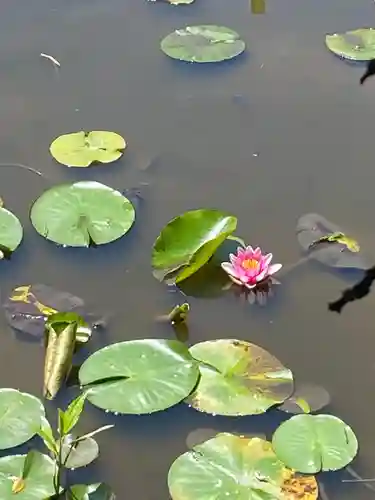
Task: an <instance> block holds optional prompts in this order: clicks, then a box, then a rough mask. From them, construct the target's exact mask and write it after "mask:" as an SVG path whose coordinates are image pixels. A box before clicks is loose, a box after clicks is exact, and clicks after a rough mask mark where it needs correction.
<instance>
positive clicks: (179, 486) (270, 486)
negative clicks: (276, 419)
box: [168, 433, 318, 500]
mask: <svg viewBox="0 0 375 500" xmlns="http://www.w3.org/2000/svg"><path fill="white" fill-rule="evenodd" d="M168 487H169V492H170V495H171V497H172V499H173V500H181V499H184V500H198V499H199V500H212V499H224V498H228V499H230V500H243V499H254V500H316V498H317V497H318V485H317V482H316V480H315V478H314V476H304V477H300V476H298V475H297V474H296V473H295V472H294V471H292V470H291V469H288V468H287V467H285V465H284V464H283V463H282V462H281V461H280V460H279V459H278V458H277V457H276V455H275V453H274V452H273V450H272V445H271V443H269V442H268V441H264V440H263V439H259V438H250V439H249V438H244V437H240V436H235V435H233V434H229V433H221V434H218V435H217V436H216V437H214V438H213V439H210V440H209V441H206V442H204V443H203V444H200V445H198V446H195V447H194V449H193V450H191V451H188V452H187V453H184V454H183V455H181V456H180V457H178V458H177V460H175V462H174V463H173V464H172V466H171V468H170V470H169V474H168Z"/></svg>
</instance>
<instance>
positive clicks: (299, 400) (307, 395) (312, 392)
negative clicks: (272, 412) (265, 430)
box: [278, 381, 331, 413]
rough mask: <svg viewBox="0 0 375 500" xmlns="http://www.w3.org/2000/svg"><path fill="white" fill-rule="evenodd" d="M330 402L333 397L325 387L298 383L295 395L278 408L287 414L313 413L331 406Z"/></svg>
mask: <svg viewBox="0 0 375 500" xmlns="http://www.w3.org/2000/svg"><path fill="white" fill-rule="evenodd" d="M330 401H331V397H330V395H329V393H328V391H326V389H324V387H320V386H319V385H314V384H306V383H298V381H297V383H295V387H294V392H293V394H292V395H291V396H290V398H288V399H287V400H286V401H284V403H283V404H282V405H280V406H279V407H278V410H282V411H285V412H286V413H311V412H315V411H318V410H321V409H322V408H324V407H325V406H327V405H329V403H330ZM306 410H308V411H306Z"/></svg>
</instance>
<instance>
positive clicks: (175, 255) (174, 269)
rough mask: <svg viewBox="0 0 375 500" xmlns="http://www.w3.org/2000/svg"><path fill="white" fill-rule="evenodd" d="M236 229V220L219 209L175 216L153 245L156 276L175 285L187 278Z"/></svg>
mask: <svg viewBox="0 0 375 500" xmlns="http://www.w3.org/2000/svg"><path fill="white" fill-rule="evenodd" d="M236 226H237V219H236V217H233V216H232V215H229V214H227V213H223V212H220V211H219V210H209V209H201V210H192V211H189V212H185V213H184V214H182V215H179V216H178V217H175V218H174V219H172V220H171V221H170V222H169V223H168V224H167V225H166V226H165V227H164V228H163V229H162V231H161V233H160V235H159V236H158V238H157V239H156V241H155V243H154V247H153V250H152V266H153V268H154V276H155V277H157V278H159V279H161V280H163V279H167V280H168V281H174V282H175V283H178V282H180V281H183V280H184V279H186V278H188V277H189V276H191V275H192V274H194V273H195V272H197V271H198V269H200V268H201V267H202V266H203V265H204V264H206V262H207V261H208V260H209V259H210V258H211V257H212V255H213V254H214V253H215V251H216V250H217V248H218V247H219V246H220V245H221V244H222V243H223V241H224V240H225V239H226V238H227V236H228V235H230V234H231V233H232V232H233V231H234V230H235V229H236ZM172 274H173V278H171V275H172Z"/></svg>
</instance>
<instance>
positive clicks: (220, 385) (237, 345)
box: [186, 339, 293, 416]
mask: <svg viewBox="0 0 375 500" xmlns="http://www.w3.org/2000/svg"><path fill="white" fill-rule="evenodd" d="M190 353H191V355H192V356H193V357H194V358H195V359H197V360H198V361H200V362H201V364H200V372H201V378H200V380H199V384H198V387H197V388H196V389H195V391H194V392H193V393H192V394H191V395H190V396H189V398H187V400H186V402H187V403H189V404H191V405H192V406H193V407H194V408H196V409H197V410H200V411H204V412H207V413H212V414H218V415H228V416H237V415H256V414H259V413H264V412H265V411H267V410H268V409H269V408H270V407H272V406H274V405H276V404H279V403H282V402H283V401H284V400H285V399H287V398H288V397H289V396H290V395H291V394H292V392H293V375H292V372H291V371H290V370H289V369H288V368H285V367H284V366H283V365H282V364H281V363H280V361H279V360H278V359H276V358H275V357H274V356H272V354H270V353H269V352H267V351H265V350H264V349H262V348H261V347H259V346H257V345H254V344H250V343H249V342H245V341H243V340H235V339H221V340H209V341H206V342H201V343H199V344H195V345H194V346H192V347H191V348H190Z"/></svg>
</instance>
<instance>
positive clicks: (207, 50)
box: [161, 25, 245, 63]
mask: <svg viewBox="0 0 375 500" xmlns="http://www.w3.org/2000/svg"><path fill="white" fill-rule="evenodd" d="M161 50H162V51H163V52H164V53H165V54H166V55H167V56H169V57H172V58H173V59H179V60H180V61H188V62H197V63H208V62H220V61H225V60H226V59H232V58H233V57H236V56H238V55H239V54H241V53H242V52H243V51H244V50H245V42H243V40H241V39H240V36H239V34H238V33H236V32H235V31H233V30H231V29H229V28H226V27H225V26H215V25H201V26H187V27H186V28H181V29H178V30H175V31H174V32H173V33H170V34H169V35H168V36H166V37H165V38H164V39H163V40H162V42H161Z"/></svg>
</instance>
